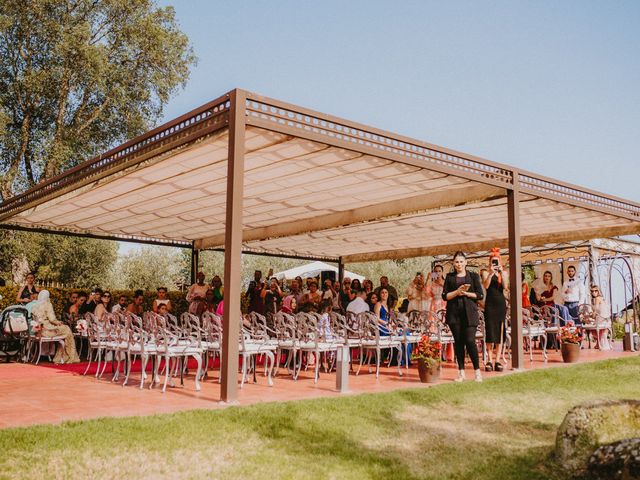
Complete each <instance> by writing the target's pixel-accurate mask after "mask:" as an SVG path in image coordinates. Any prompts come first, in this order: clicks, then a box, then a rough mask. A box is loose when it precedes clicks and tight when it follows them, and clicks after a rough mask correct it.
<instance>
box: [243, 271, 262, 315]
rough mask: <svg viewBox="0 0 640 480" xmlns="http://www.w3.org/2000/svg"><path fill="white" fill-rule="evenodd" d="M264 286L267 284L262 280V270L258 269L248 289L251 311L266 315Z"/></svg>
mask: <svg viewBox="0 0 640 480" xmlns="http://www.w3.org/2000/svg"><path fill="white" fill-rule="evenodd" d="M264 288H265V284H264V283H263V282H262V272H261V271H260V270H256V271H255V272H253V281H251V282H249V288H248V289H247V297H249V312H256V313H259V314H260V315H264V297H263V296H262V290H264Z"/></svg>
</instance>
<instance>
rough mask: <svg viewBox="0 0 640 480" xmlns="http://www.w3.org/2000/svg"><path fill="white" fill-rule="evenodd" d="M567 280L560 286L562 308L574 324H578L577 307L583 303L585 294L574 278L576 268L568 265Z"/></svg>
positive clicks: (582, 286)
mask: <svg viewBox="0 0 640 480" xmlns="http://www.w3.org/2000/svg"><path fill="white" fill-rule="evenodd" d="M567 276H568V277H569V278H567V279H566V280H565V281H564V283H563V284H562V300H563V301H564V306H565V307H567V309H568V310H569V315H570V316H571V319H572V320H573V321H574V323H575V324H576V325H577V324H580V323H581V321H580V315H579V314H578V306H579V305H582V304H583V303H585V299H586V294H585V291H584V285H583V284H582V282H581V281H580V280H579V279H578V278H577V277H576V267H574V266H573V265H569V267H568V268H567Z"/></svg>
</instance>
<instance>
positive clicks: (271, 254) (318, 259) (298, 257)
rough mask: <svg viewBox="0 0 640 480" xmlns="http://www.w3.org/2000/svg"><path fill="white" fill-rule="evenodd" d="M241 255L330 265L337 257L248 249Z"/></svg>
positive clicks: (213, 250)
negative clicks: (327, 263)
mask: <svg viewBox="0 0 640 480" xmlns="http://www.w3.org/2000/svg"><path fill="white" fill-rule="evenodd" d="M203 250H208V251H211V252H224V248H205V249H203ZM242 253H243V254H244V255H257V256H259V257H274V258H293V259H295V260H309V261H312V262H330V263H338V258H337V257H322V256H314V255H296V254H295V253H275V252H262V251H255V250H249V249H243V250H242Z"/></svg>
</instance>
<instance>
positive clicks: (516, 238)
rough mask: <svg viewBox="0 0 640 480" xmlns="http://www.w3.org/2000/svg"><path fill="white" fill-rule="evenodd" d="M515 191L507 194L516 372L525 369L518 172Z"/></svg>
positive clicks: (512, 350)
mask: <svg viewBox="0 0 640 480" xmlns="http://www.w3.org/2000/svg"><path fill="white" fill-rule="evenodd" d="M513 177H514V185H516V187H515V188H514V189H513V190H509V191H508V192H507V223H508V230H509V239H508V240H509V284H510V288H509V301H510V302H509V308H510V310H511V312H510V313H511V366H512V368H513V369H514V370H519V369H521V368H524V351H523V348H522V343H523V339H522V280H521V272H522V262H521V257H520V255H521V253H520V252H521V249H522V245H521V244H520V191H519V189H518V182H517V181H515V180H517V178H518V172H516V171H514V172H513Z"/></svg>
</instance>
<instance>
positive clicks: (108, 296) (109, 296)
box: [102, 294, 111, 298]
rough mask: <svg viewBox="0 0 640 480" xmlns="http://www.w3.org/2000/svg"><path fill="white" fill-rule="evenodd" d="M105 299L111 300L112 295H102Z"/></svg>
mask: <svg viewBox="0 0 640 480" xmlns="http://www.w3.org/2000/svg"><path fill="white" fill-rule="evenodd" d="M102 296H103V297H107V298H111V295H109V294H107V295H102Z"/></svg>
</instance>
